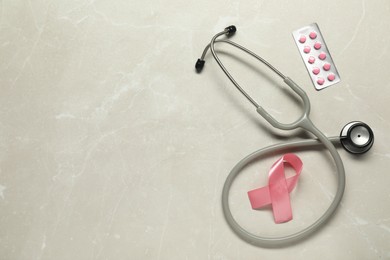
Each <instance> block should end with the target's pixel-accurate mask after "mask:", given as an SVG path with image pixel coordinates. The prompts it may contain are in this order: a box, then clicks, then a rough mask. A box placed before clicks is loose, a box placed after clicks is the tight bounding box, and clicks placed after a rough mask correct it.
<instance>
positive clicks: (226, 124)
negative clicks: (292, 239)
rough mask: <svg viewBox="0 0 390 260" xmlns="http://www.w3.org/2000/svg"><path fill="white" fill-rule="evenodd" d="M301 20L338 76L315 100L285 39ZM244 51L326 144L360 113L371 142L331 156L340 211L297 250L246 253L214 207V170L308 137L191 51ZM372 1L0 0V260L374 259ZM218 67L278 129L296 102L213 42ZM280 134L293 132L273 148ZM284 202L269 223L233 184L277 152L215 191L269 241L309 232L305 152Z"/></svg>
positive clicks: (319, 208) (313, 195) (313, 194)
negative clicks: (304, 97)
mask: <svg viewBox="0 0 390 260" xmlns="http://www.w3.org/2000/svg"><path fill="white" fill-rule="evenodd" d="M312 22H317V23H318V25H319V26H320V28H321V31H322V33H323V35H324V37H325V40H326V42H327V45H328V47H329V49H330V51H331V53H332V56H333V59H334V61H335V63H336V65H337V68H338V70H339V72H340V75H341V82H340V83H339V84H337V85H334V86H332V87H330V88H328V89H326V90H323V91H320V92H317V91H316V90H315V89H314V87H313V85H312V84H311V81H310V79H309V76H308V74H307V72H306V69H305V67H304V65H303V63H302V61H301V58H300V56H299V53H298V51H297V48H296V46H295V44H294V41H293V39H292V36H291V32H292V31H293V30H296V29H298V28H300V27H302V26H305V25H308V24H310V23H312ZM230 24H235V25H236V26H237V29H238V31H237V34H236V35H235V36H234V38H233V40H235V41H237V42H238V43H240V44H243V45H245V46H246V47H248V48H250V49H252V50H253V51H255V52H256V53H258V54H260V55H262V56H263V57H264V58H266V59H267V60H268V61H269V62H271V63H272V64H273V65H274V66H276V67H277V68H278V69H280V70H281V71H282V72H283V73H284V74H286V75H288V76H290V77H291V78H293V79H294V80H295V81H296V82H297V83H298V84H300V85H301V86H303V88H304V89H305V90H306V91H307V93H308V95H309V97H310V99H311V102H312V117H313V121H314V122H315V123H316V124H317V125H318V127H319V128H320V129H322V130H323V131H324V132H325V133H326V134H327V135H330V136H335V135H338V134H339V132H340V130H341V128H342V127H343V126H344V125H345V124H346V123H347V122H349V121H353V120H361V121H364V122H366V123H367V124H369V125H370V126H371V127H372V129H373V130H374V133H375V144H374V147H373V149H372V150H371V151H370V152H369V153H368V154H366V155H364V156H361V157H355V156H352V155H350V154H348V153H346V152H345V151H343V150H339V151H340V154H341V157H342V158H343V160H344V164H345V168H346V172H347V187H346V191H345V196H344V198H343V201H342V205H341V206H340V208H339V209H338V211H337V213H336V214H335V215H334V217H333V218H332V220H331V221H330V222H329V223H328V224H327V225H326V226H325V227H324V228H323V229H321V230H320V231H319V232H318V233H316V234H315V235H314V236H312V237H310V238H309V239H308V240H306V241H303V242H302V243H299V244H296V245H294V246H290V247H286V248H280V249H263V248H257V247H254V246H251V245H249V244H247V243H246V242H244V241H242V240H241V239H240V238H238V237H237V236H236V235H235V234H234V233H233V232H232V231H231V230H230V228H229V226H228V225H227V224H226V222H225V220H224V217H223V214H222V210H221V202H220V200H221V191H222V186H223V183H224V181H225V177H226V176H227V174H228V173H229V171H230V170H231V168H232V167H233V166H234V165H235V164H236V162H237V161H238V160H240V159H241V158H243V157H244V156H245V155H247V154H248V153H251V152H253V151H255V150H257V149H259V148H261V147H264V146H267V145H271V144H274V143H277V142H283V141H286V140H290V139H299V138H305V137H308V136H306V135H304V134H303V133H302V132H297V131H294V132H281V131H277V130H274V129H272V127H270V126H269V125H268V123H267V122H265V120H263V119H262V118H260V117H259V116H258V115H257V113H256V111H255V110H254V109H253V107H252V106H251V105H250V104H249V103H248V102H247V101H246V100H245V99H244V98H243V97H242V96H241V95H240V94H239V93H238V92H237V91H236V90H235V89H234V87H233V86H232V85H231V83H230V82H229V81H228V80H227V79H226V78H225V77H224V75H223V73H222V72H221V71H220V70H219V68H218V66H217V65H216V63H215V62H214V61H213V60H212V59H211V56H210V55H208V56H207V58H208V60H207V62H206V66H205V69H204V71H203V72H202V74H199V75H198V74H196V73H195V70H194V67H193V66H194V63H195V61H196V59H197V58H198V57H199V56H200V54H201V52H202V50H203V48H204V46H205V45H206V44H207V43H208V42H209V40H210V39H211V37H212V36H213V35H214V34H215V33H216V32H218V31H220V30H222V29H223V28H224V27H226V26H228V25H230ZM389 28H390V2H389V1H386V0H382V1H351V0H349V1H334V0H333V1H241V2H239V1H230V2H226V1H220V0H218V1H205V0H200V1H199V0H197V1H178V0H171V1H124V0H121V1H108V0H101V1H59V0H52V1H49V0H41V1H16V0H15V1H1V2H0V38H1V40H0V89H1V95H0V255H1V257H0V258H1V259H260V258H262V259H286V257H288V258H289V259H293V258H297V259H298V258H301V259H313V258H316V259H386V258H390V244H389V241H390V208H389V207H390V206H389V205H390V192H389V188H388V187H389V185H390V174H389V170H388V167H389V164H390V150H389V148H388V145H389V144H390V137H389V134H388V133H389V128H390V118H389V116H390V106H389V102H390V99H389V96H390V83H389V82H390V73H389V67H390V48H389V46H390V34H389ZM218 49H219V50H220V55H221V58H222V59H223V60H224V61H225V62H226V63H227V64H228V66H230V68H231V70H232V73H233V74H234V75H235V76H236V77H237V78H238V80H239V81H240V82H241V83H242V84H243V85H244V86H245V87H246V88H247V89H248V90H249V92H250V93H251V94H252V95H254V96H255V97H256V99H257V100H258V101H259V102H260V103H261V104H262V105H263V106H265V107H266V108H268V109H269V110H270V111H272V113H273V114H274V115H275V116H276V117H277V118H278V119H280V120H284V121H292V120H293V118H294V117H295V116H297V115H299V113H300V104H299V102H297V101H296V99H294V97H292V96H291V95H289V91H288V90H287V88H286V87H284V86H283V83H282V82H280V80H279V79H278V78H276V77H275V76H274V75H273V74H272V73H270V72H269V71H268V70H266V69H265V68H264V66H262V65H259V64H258V63H255V62H254V61H253V60H252V59H250V58H249V57H247V56H241V53H239V52H237V51H235V50H233V49H232V48H230V47H228V46H219V47H218ZM291 136H294V137H291ZM297 154H298V155H299V156H300V157H301V158H302V160H303V162H304V169H303V172H302V175H301V178H300V181H299V183H298V187H297V188H296V190H295V191H294V192H293V193H292V205H293V214H294V219H293V220H292V221H291V222H289V223H286V224H281V225H276V224H274V222H273V219H272V211H271V210H269V209H265V210H260V211H254V210H252V209H251V208H250V204H249V201H248V199H247V196H246V192H247V191H248V190H251V189H254V188H257V187H260V186H262V185H264V184H265V183H266V182H267V172H268V169H269V168H270V166H271V165H272V163H273V162H274V161H275V160H276V159H278V157H279V155H275V157H272V158H266V159H265V160H263V161H258V162H256V163H254V164H252V165H251V166H250V167H248V168H247V169H245V171H243V172H242V174H241V175H240V177H239V178H238V179H237V181H236V182H235V184H234V186H233V188H232V194H231V198H230V202H231V207H232V211H233V214H234V216H235V218H236V219H237V221H238V222H239V223H240V224H241V225H243V226H244V227H245V228H248V229H250V230H252V231H253V232H254V233H255V234H261V235H269V236H276V235H282V234H287V233H289V232H294V231H297V230H300V229H301V228H303V227H306V226H307V225H309V224H310V223H312V222H313V221H314V220H315V219H316V218H317V217H318V216H319V215H320V214H322V212H323V211H324V210H325V209H326V208H327V207H328V205H329V203H330V201H331V199H332V196H333V194H334V191H335V187H336V183H335V178H334V173H333V172H334V166H333V165H332V164H331V163H330V162H329V156H328V154H327V153H326V152H323V151H322V150H321V149H315V150H305V151H301V152H299V151H298V152H297Z"/></svg>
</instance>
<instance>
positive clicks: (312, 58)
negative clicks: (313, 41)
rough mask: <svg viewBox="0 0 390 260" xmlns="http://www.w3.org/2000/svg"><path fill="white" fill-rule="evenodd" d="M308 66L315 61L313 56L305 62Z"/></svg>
mask: <svg viewBox="0 0 390 260" xmlns="http://www.w3.org/2000/svg"><path fill="white" fill-rule="evenodd" d="M307 61H308V62H309V63H310V64H313V63H314V62H315V61H316V59H315V58H314V57H313V56H310V57H309V59H308V60H307Z"/></svg>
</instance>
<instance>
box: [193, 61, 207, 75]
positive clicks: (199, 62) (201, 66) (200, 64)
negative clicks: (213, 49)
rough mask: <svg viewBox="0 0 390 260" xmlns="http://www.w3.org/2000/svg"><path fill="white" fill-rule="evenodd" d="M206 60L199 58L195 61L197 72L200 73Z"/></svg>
mask: <svg viewBox="0 0 390 260" xmlns="http://www.w3.org/2000/svg"><path fill="white" fill-rule="evenodd" d="M205 62H206V61H204V60H202V59H198V60H197V61H196V63H195V69H196V72H198V73H200V72H201V71H202V69H203V67H204V63H205Z"/></svg>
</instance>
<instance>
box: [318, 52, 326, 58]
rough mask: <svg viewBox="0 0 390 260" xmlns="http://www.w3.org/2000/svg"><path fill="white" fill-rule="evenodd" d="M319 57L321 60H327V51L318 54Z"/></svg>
mask: <svg viewBox="0 0 390 260" xmlns="http://www.w3.org/2000/svg"><path fill="white" fill-rule="evenodd" d="M318 58H319V59H320V60H325V59H326V53H325V52H321V53H320V55H318Z"/></svg>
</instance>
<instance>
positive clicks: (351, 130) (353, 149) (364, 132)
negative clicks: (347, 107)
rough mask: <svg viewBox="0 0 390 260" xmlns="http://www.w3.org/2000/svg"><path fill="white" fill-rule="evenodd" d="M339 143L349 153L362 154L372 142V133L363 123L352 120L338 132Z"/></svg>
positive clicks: (368, 148) (369, 147)
mask: <svg viewBox="0 0 390 260" xmlns="http://www.w3.org/2000/svg"><path fill="white" fill-rule="evenodd" d="M340 142H341V145H342V146H343V147H344V149H345V150H347V151H348V152H350V153H353V154H363V153H365V152H367V151H368V150H370V149H371V147H372V145H373V144H374V133H373V131H372V129H371V128H370V127H369V126H368V125H367V124H365V123H363V122H360V121H353V122H350V123H348V124H346V125H345V126H344V127H343V129H342V130H341V133H340Z"/></svg>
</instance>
